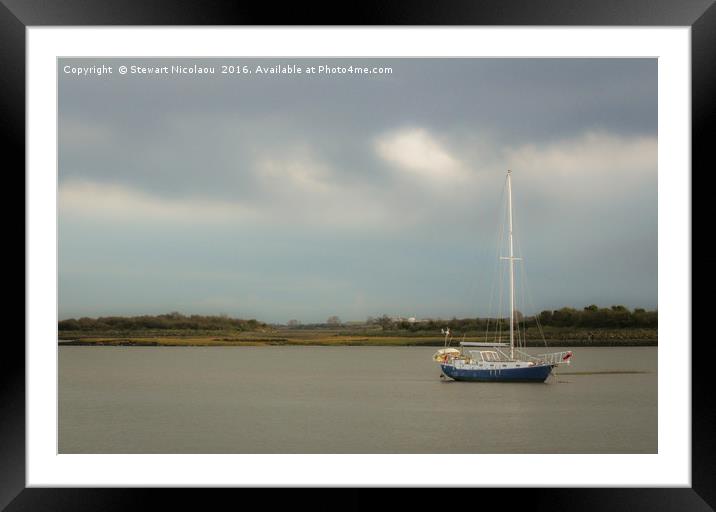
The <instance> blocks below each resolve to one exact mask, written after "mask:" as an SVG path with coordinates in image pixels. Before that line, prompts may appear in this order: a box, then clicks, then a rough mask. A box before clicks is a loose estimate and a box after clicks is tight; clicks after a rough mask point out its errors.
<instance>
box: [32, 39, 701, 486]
mask: <svg viewBox="0 0 716 512" xmlns="http://www.w3.org/2000/svg"><path fill="white" fill-rule="evenodd" d="M690 37H691V33H690V28H688V27H672V28H631V27H630V28H552V27H532V28H493V27H490V28H442V27H440V28H229V27H221V28H98V27H93V28H63V27H59V28H44V27H42V28H39V27H32V28H28V31H27V43H28V45H27V52H28V53H27V55H28V61H27V101H28V104H27V108H28V110H27V112H28V124H27V140H28V145H27V194H28V197H27V199H28V203H27V204H28V207H27V229H28V233H27V235H28V236H27V244H28V245H27V249H28V264H29V268H28V277H27V287H28V303H27V340H26V343H27V344H26V353H27V485H28V486H31V487H34V486H234V485H247V486H256V485H322V486H342V485H366V486H368V485H370V486H381V485H385V486H388V485H390V486H418V485H466V486H467V485H480V486H505V485H521V486H555V487H562V486H687V487H688V486H690V485H691V469H690V468H691V457H690V451H691V406H690V404H691V389H690V380H691V368H690V362H691V346H690V343H691V335H690V329H689V330H688V331H686V330H685V329H683V326H685V325H688V326H690V325H691V323H690V309H691V307H690V302H691V299H690V297H691V294H690V282H691V274H690V267H691V257H690V247H691V240H690V232H691V230H690V169H691V160H690V143H691V133H690V109H691V100H690V86H691V83H690ZM58 56H78V57H79V56H197V57H201V56H296V57H298V56H335V57H348V56H406V57H407V56H415V57H418V56H455V57H458V56H464V57H658V59H659V72H658V76H659V149H658V155H659V188H658V190H659V198H660V201H659V305H660V317H661V318H660V325H659V338H660V346H659V356H658V357H659V367H660V368H661V369H662V370H663V368H664V363H665V362H666V361H668V364H669V371H668V372H666V371H661V372H660V373H659V378H658V380H659V413H658V417H659V453H658V455H58V454H57V452H56V447H57V424H56V414H57V405H56V397H57V370H56V368H57V367H56V357H57V356H56V354H57V350H56V348H57V345H56V344H57V331H56V326H57V314H56V311H57V309H56V306H57V305H56V297H57V270H56V263H55V262H56V247H57V244H56V242H57V240H56V230H55V222H56V218H55V211H56V154H57V147H56V112H57V104H56V85H57V82H56V69H57V67H56V58H57V57H58ZM440 468H450V471H443V470H441V469H440Z"/></svg>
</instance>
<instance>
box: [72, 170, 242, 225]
mask: <svg viewBox="0 0 716 512" xmlns="http://www.w3.org/2000/svg"><path fill="white" fill-rule="evenodd" d="M59 211H60V215H61V216H69V217H75V218H77V217H80V218H91V219H97V218H99V219H101V220H113V221H120V222H137V221H139V222H143V223H144V222H152V221H159V222H167V221H169V222H176V223H179V222H181V223H191V224H195V223H202V222H212V223H215V222H236V221H239V220H250V219H252V218H254V216H255V212H254V211H253V210H252V209H251V208H249V207H247V206H246V205H243V204H239V203H233V202H227V201H218V200H208V199H195V198H193V199H174V198H171V199H169V198H163V197H160V196H157V195H152V194H150V193H147V192H144V191H141V190H138V189H135V188H131V187H127V186H123V185H117V184H107V183H98V182H92V181H84V180H73V181H67V182H65V183H62V184H61V185H60V188H59Z"/></svg>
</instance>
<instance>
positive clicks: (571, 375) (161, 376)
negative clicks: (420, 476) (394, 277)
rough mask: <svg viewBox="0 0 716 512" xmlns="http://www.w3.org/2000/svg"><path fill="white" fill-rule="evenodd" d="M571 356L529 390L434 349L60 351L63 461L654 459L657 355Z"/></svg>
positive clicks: (642, 350)
mask: <svg viewBox="0 0 716 512" xmlns="http://www.w3.org/2000/svg"><path fill="white" fill-rule="evenodd" d="M559 350H565V349H562V348H560V349H559ZM572 350H574V352H575V355H574V357H573V362H572V364H571V365H570V366H564V367H562V368H560V369H559V370H558V372H557V376H556V377H550V379H549V380H548V382H547V383H546V384H534V383H471V382H454V381H443V380H441V379H440V378H439V374H440V371H439V368H438V366H437V365H436V364H435V363H433V362H432V360H431V356H432V354H433V352H434V351H435V348H430V347H299V346H282V347H279V346H267V347H60V348H59V451H60V453H656V452H657V449H658V447H657V348H656V347H618V348H616V347H604V348H602V347H599V348H596V347H590V348H573V349H572ZM533 352H534V350H533ZM608 372H623V373H608Z"/></svg>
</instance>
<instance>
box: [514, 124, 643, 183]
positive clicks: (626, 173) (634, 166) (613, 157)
mask: <svg viewBox="0 0 716 512" xmlns="http://www.w3.org/2000/svg"><path fill="white" fill-rule="evenodd" d="M504 152H505V161H506V163H507V166H508V167H509V168H511V169H512V170H513V171H515V172H518V173H520V172H522V173H524V174H526V175H528V176H529V177H531V178H532V179H533V180H536V181H537V180H538V181H541V182H542V183H544V184H545V185H547V186H554V187H555V188H558V189H562V188H563V185H568V184H569V183H570V182H571V186H573V187H574V188H577V186H579V187H580V188H582V189H586V188H588V187H589V186H590V185H598V184H601V186H611V187H618V186H619V185H620V184H621V185H626V184H633V183H635V182H640V181H642V180H643V179H644V178H645V177H651V178H655V177H656V169H657V139H656V137H655V136H619V135H614V134H610V133H607V132H593V131H588V132H585V133H583V134H581V135H579V136H577V137H573V138H569V139H562V140H558V141H555V142H552V143H549V144H544V145H539V146H538V145H535V144H528V145H522V146H518V147H516V148H507V149H505V151H504ZM565 180H566V181H565Z"/></svg>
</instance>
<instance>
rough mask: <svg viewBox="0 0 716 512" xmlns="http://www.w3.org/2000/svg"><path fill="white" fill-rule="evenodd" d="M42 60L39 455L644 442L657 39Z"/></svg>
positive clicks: (548, 448) (550, 448) (532, 447)
mask: <svg viewBox="0 0 716 512" xmlns="http://www.w3.org/2000/svg"><path fill="white" fill-rule="evenodd" d="M88 53H89V54H91V52H88ZM56 62H57V71H56V73H57V74H56V77H57V178H56V179H57V211H56V214H57V226H56V228H57V320H58V321H57V347H56V349H57V376H58V379H57V389H58V392H57V422H58V424H57V441H58V446H57V452H58V453H59V454H658V453H659V442H658V441H659V436H658V431H659V422H658V412H659V411H658V407H657V404H658V392H657V391H658V370H659V368H658V350H659V349H658V304H659V294H658V290H659V282H658V263H659V258H658V257H659V245H658V241H659V239H658V234H659V222H658V221H659V215H658V194H657V192H658V174H657V169H658V162H659V146H658V142H657V141H658V133H659V108H658V99H659V98H658V95H659V73H658V72H659V63H658V59H657V58H654V57H640V58H537V57H533V58H506V57H499V58H498V57H495V58H485V57H479V58H478V57H439V58H436V57H320V58H319V57H235V58H232V57H225V56H224V57H106V56H102V57H58V58H57V60H56ZM662 327H663V326H662ZM684 327H685V328H686V329H688V326H684ZM662 355H663V354H662ZM662 370H664V368H662Z"/></svg>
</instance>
